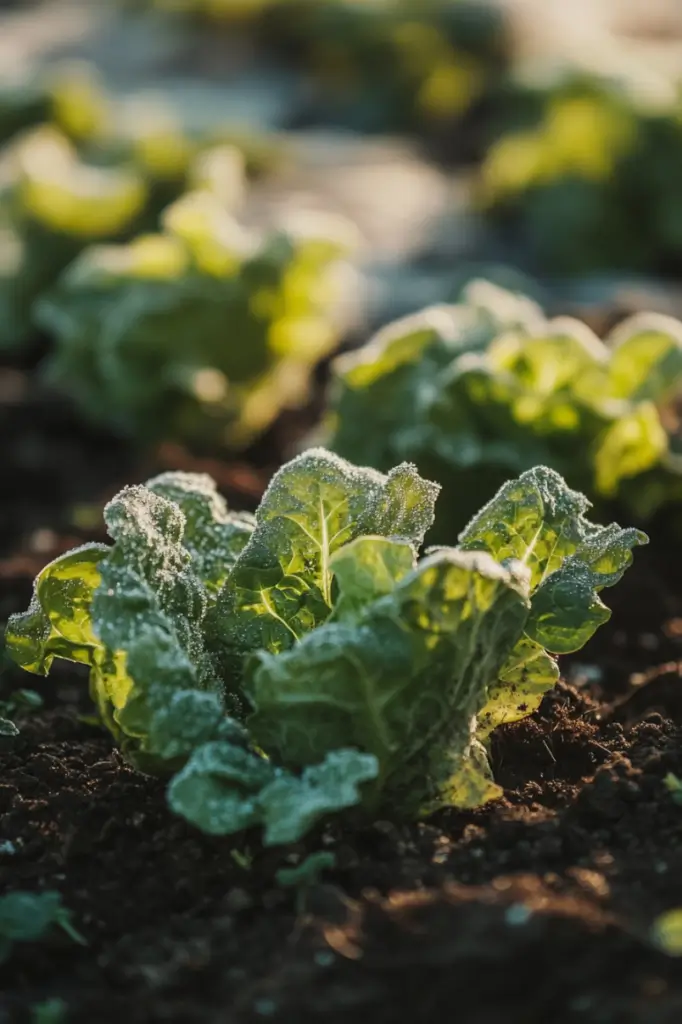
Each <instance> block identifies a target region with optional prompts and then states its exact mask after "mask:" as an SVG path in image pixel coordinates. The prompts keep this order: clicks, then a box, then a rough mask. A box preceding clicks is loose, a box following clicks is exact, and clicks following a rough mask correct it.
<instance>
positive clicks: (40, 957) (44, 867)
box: [0, 548, 682, 1024]
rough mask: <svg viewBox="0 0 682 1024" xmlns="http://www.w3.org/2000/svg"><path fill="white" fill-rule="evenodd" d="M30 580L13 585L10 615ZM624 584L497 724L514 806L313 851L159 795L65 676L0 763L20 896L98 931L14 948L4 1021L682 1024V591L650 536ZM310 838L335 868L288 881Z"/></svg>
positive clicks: (4, 833) (4, 988)
mask: <svg viewBox="0 0 682 1024" xmlns="http://www.w3.org/2000/svg"><path fill="white" fill-rule="evenodd" d="M28 583H29V579H28V575H26V574H25V575H24V576H21V574H20V573H19V574H18V575H17V576H15V577H12V578H10V579H7V580H5V593H4V603H5V605H6V606H7V605H8V604H11V603H15V605H16V606H17V607H21V606H23V605H25V600H26V597H27V593H28V589H29V587H28ZM610 596H611V597H612V598H613V600H612V602H611V604H612V606H613V607H614V616H613V619H612V621H611V623H610V624H609V625H608V626H607V627H605V628H604V629H603V630H602V631H601V633H600V634H599V635H598V637H597V638H595V640H594V641H593V642H592V643H591V644H590V646H589V647H588V648H587V649H586V650H584V651H583V652H581V655H580V661H579V662H576V663H569V662H565V663H564V669H565V674H566V676H567V678H568V679H570V680H571V682H570V683H569V682H562V683H561V684H560V685H559V686H558V687H557V689H556V690H555V691H554V692H553V693H551V694H550V695H549V696H548V697H547V698H546V699H545V701H544V702H543V704H542V706H541V708H540V710H539V711H538V712H537V713H536V714H535V715H533V716H532V717H531V718H529V719H527V720H525V721H524V722H520V723H517V724H516V725H512V726H508V727H504V728H503V729H501V730H499V735H497V736H496V738H495V743H494V748H493V759H494V764H495V770H496V775H497V778H498V780H499V781H500V783H502V785H503V786H504V787H505V791H506V795H505V799H504V800H500V801H497V802H495V803H492V804H489V805H488V806H486V807H484V808H481V809H479V810H477V811H471V812H465V813H462V812H447V813H441V814H439V815H437V816H435V817H434V818H433V819H431V820H430V821H428V822H426V823H421V824H418V825H403V824H396V823H392V822H388V821H377V822H372V823H368V824H366V825H364V826H360V827H357V828H355V829H353V830H346V831H344V830H343V829H340V828H339V826H338V825H335V826H333V827H332V828H329V829H327V830H325V831H323V832H321V833H318V834H317V835H316V836H313V837H311V838H310V839H309V840H308V842H307V844H306V848H305V850H304V848H303V847H300V848H296V849H295V850H294V851H293V853H292V851H284V852H282V851H269V852H263V851H262V849H261V848H260V847H259V844H258V840H257V837H256V836H248V835H247V836H245V837H243V838H242V839H241V840H240V842H239V844H238V847H237V850H236V853H235V851H234V849H233V848H232V847H231V845H230V843H229V841H226V840H222V839H215V838H206V837H204V836H202V835H201V834H199V833H198V832H197V831H195V830H194V829H192V828H190V827H189V826H186V825H185V824H183V823H182V822H181V821H179V820H177V819H175V818H173V817H172V815H171V814H170V813H169V811H168V810H167V808H166V806H165V802H164V787H163V785H162V784H161V783H159V782H157V781H152V780H149V779H147V778H144V777H142V776H140V775H138V774H136V773H135V772H134V771H132V770H131V769H130V768H129V767H127V766H126V765H125V764H123V763H122V761H121V759H120V757H119V755H118V753H117V751H116V750H115V749H114V748H113V747H112V744H111V742H110V740H109V738H108V737H107V736H106V735H105V734H103V733H102V732H101V731H100V730H99V729H98V728H96V727H94V726H93V725H91V724H88V723H87V722H86V721H83V720H82V715H81V716H80V717H79V713H80V712H82V711H83V710H87V703H86V702H84V700H83V681H82V680H81V679H80V678H76V677H74V676H73V674H72V673H70V672H68V671H60V672H59V673H57V675H56V677H55V678H54V680H52V681H48V682H47V683H46V684H42V690H43V692H44V693H45V694H46V698H47V699H46V708H45V710H44V711H42V712H41V713H40V714H39V715H37V716H35V717H33V718H29V719H26V721H25V722H24V723H23V727H22V732H21V736H20V737H19V739H18V740H17V741H15V742H14V743H13V744H12V745H11V746H10V747H9V748H5V750H4V752H3V753H2V754H1V755H0V760H1V767H0V842H2V841H5V840H8V841H9V842H10V843H11V844H13V849H14V852H13V853H4V854H0V885H1V886H2V889H12V888H19V887H21V888H28V889H32V890H39V889H44V888H49V889H57V890H59V892H61V893H62V895H63V898H64V902H65V904H66V905H67V906H68V907H69V908H70V909H71V910H72V912H73V915H74V921H75V923H76V924H77V926H78V928H79V929H80V930H81V932H82V933H83V934H84V936H85V937H86V938H87V942H88V945H87V946H86V947H81V946H78V945H75V944H74V943H72V942H71V941H70V940H69V939H68V938H67V937H66V936H65V935H62V934H60V933H55V934H53V935H51V936H50V937H49V938H48V939H46V940H44V941H42V942H40V943H36V944H30V945H29V944H26V945H22V946H17V947H16V952H15V954H14V955H13V956H12V958H11V959H10V960H9V961H8V962H7V963H6V964H5V966H4V967H3V968H0V992H1V993H2V995H0V1020H3V1021H5V1020H6V1021H15V1020H16V1021H24V1020H26V1021H28V1020H31V1008H32V1007H35V1005H36V1004H38V1003H40V1002H41V1001H43V1000H45V999H47V998H49V997H60V998H61V999H63V1000H64V1002H65V1004H66V1006H67V1017H66V1019H67V1020H68V1021H69V1022H72V1021H73V1022H83V1024H85V1022H88V1024H90V1022H92V1021H98V1022H103V1024H106V1022H109V1021H110V1022H112V1024H113V1022H120V1021H121V1020H125V1021H126V1022H128V1024H138V1022H139V1024H143V1022H145V1024H146V1022H169V1024H181V1022H182V1024H186V1022H190V1024H192V1022H195V1021H196V1022H201V1024H208V1022H214V1021H215V1022H219V1021H237V1022H242V1021H243V1022H252V1021H253V1022H255V1021H262V1020H272V1021H276V1022H282V1024H284V1022H286V1024H289V1022H294V1021H296V1022H297V1024H305V1022H307V1021H311V1022H312V1021H325V1022H327V1021H328V1022H342V1021H351V1020H352V1021H353V1022H354V1024H364V1022H365V1021H366V1022H370V1021H371V1022H372V1024H376V1022H380V1024H383V1022H385V1024H389V1022H390V1024H394V1022H403V1021H404V1022H410V1024H412V1022H414V1024H417V1022H419V1024H422V1022H430V1021H433V1022H436V1021H439V1022H440V1021H443V1020H453V1019H456V1020H457V1022H458V1024H497V1022H502V1021H504V1022H505V1024H550V1022H551V1024H678V1022H679V1021H680V1020H682V980H681V976H680V969H679V961H678V960H676V959H674V958H671V957H668V956H666V955H664V954H663V953H662V952H660V951H658V950H657V949H656V948H655V946H654V944H653V943H652V941H651V938H650V935H651V925H652V922H653V921H654V919H655V917H656V916H657V915H658V914H660V913H661V912H663V911H664V910H667V909H670V908H672V907H676V906H678V905H679V906H682V808H681V807H680V806H678V805H676V804H675V803H674V802H673V801H672V799H671V797H670V794H669V793H668V791H667V789H666V787H665V785H664V782H663V780H664V777H665V776H666V774H667V773H668V772H674V773H676V774H678V775H680V776H682V680H681V678H680V676H681V673H682V667H681V666H682V595H681V594H680V590H679V584H677V587H676V584H675V567H674V565H672V564H671V562H670V559H669V558H667V557H666V553H665V551H663V550H659V551H656V550H654V549H651V548H648V549H643V550H641V551H639V552H637V557H636V565H635V568H634V569H632V570H631V571H630V573H629V574H628V575H627V576H626V578H625V580H624V581H623V582H622V584H621V586H620V588H619V589H618V590H616V591H614V592H613V594H612V595H610ZM595 667H596V668H598V669H599V671H600V673H601V675H600V677H599V678H596V674H595ZM26 678H27V677H20V676H18V675H16V674H14V673H13V671H12V670H9V673H8V674H7V680H8V683H9V684H10V685H11V684H14V683H18V682H19V681H20V679H21V682H23V683H24V684H25V683H26ZM0 849H6V847H0ZM315 849H329V850H333V851H334V852H335V853H336V856H337V867H336V868H335V869H334V870H333V871H331V872H328V873H327V875H326V876H325V877H324V880H323V881H322V882H321V883H319V884H318V885H316V886H314V887H313V888H311V889H309V890H307V891H306V892H304V893H303V892H301V893H298V894H297V893H295V892H293V891H292V890H286V889H282V888H280V887H278V886H277V884H276V881H275V877H274V876H275V871H276V870H277V868H278V867H281V866H283V865H286V863H287V858H288V859H289V860H291V859H292V858H293V857H295V856H297V855H298V856H301V855H302V854H303V853H304V852H306V850H307V851H311V850H315Z"/></svg>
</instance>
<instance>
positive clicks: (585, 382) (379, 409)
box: [326, 283, 682, 541]
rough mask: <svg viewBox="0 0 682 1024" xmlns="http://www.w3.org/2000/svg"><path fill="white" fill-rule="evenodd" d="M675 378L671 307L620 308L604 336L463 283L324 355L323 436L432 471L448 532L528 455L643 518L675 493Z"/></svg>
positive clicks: (370, 458) (681, 455)
mask: <svg viewBox="0 0 682 1024" xmlns="http://www.w3.org/2000/svg"><path fill="white" fill-rule="evenodd" d="M519 303H520V305H519ZM681 384H682V324H680V323H679V322H677V321H676V320H673V319H671V318H670V317H664V316H658V315H654V314H643V315H637V316H634V317H631V318H630V319H628V320H626V321H624V322H623V323H622V324H621V325H620V326H619V327H618V328H617V329H616V330H615V331H614V333H613V334H612V335H611V336H610V337H609V338H607V339H606V341H605V342H602V341H600V340H599V338H597V337H596V335H594V334H593V333H592V332H591V331H590V330H589V328H588V327H587V326H586V325H585V324H583V323H581V322H579V321H577V320H572V319H568V318H559V319H556V320H546V319H545V318H544V317H543V316H542V313H541V311H540V309H539V308H538V307H536V306H533V304H532V303H529V302H528V301H527V300H526V301H525V302H523V300H520V299H518V298H515V297H514V296H512V295H509V294H506V293H504V292H501V291H500V290H499V289H496V288H493V287H491V286H490V285H487V284H481V283H475V284H474V285H473V286H471V287H470V288H469V290H468V292H466V293H465V297H464V301H463V303H462V305H460V306H450V307H446V306H443V307H436V308H433V309H427V310H424V311H423V312H422V313H420V314H418V315H416V316H413V317H409V318H407V319H404V320H400V321H398V322H397V323H394V324H391V325H390V326H389V327H387V328H385V329H384V330H383V331H381V332H380V333H379V334H378V335H377V336H376V337H375V338H374V339H373V340H372V341H370V342H369V343H368V344H367V345H366V346H365V347H364V348H361V349H359V350H357V351H355V352H352V353H349V354H348V355H345V356H343V357H341V358H340V359H338V360H337V361H336V364H335V383H334V388H333V394H332V397H331V412H330V414H329V416H328V419H327V425H326V429H327V437H328V438H329V441H328V443H329V446H330V447H331V448H332V449H333V450H334V451H336V452H338V453H339V454H340V455H343V456H344V457H346V458H350V459H353V460H356V461H358V462H363V463H366V464H368V465H372V466H374V467H376V468H377V469H385V468H387V467H388V466H390V465H393V464H394V463H395V462H396V461H398V460H400V459H409V460H411V461H414V462H415V463H416V464H417V466H418V467H419V469H420V470H421V471H422V472H424V473H426V474H427V475H429V476H432V477H433V478H434V479H436V480H438V481H439V482H440V483H441V484H442V485H443V488H444V493H443V497H442V500H441V503H440V508H439V516H438V522H437V536H438V537H442V538H444V539H446V540H450V541H451V540H452V539H453V538H454V537H455V536H456V534H457V531H458V530H459V529H461V527H462V526H463V525H464V523H465V522H466V519H467V517H468V516H470V515H472V514H473V513H474V511H475V509H476V507H477V506H479V505H480V504H481V502H482V501H485V500H487V498H489V497H490V495H491V494H493V493H494V491H495V490H496V488H497V487H499V486H500V485H501V484H502V483H503V482H504V481H505V480H506V479H508V478H509V477H510V476H513V475H516V474H517V473H519V472H522V471H523V470H524V469H528V468H530V467H531V466H534V465H537V464H545V465H549V466H551V467H553V468H554V469H556V470H557V471H558V472H559V473H561V474H562V476H564V477H565V478H566V479H567V480H568V482H569V484H570V485H571V486H573V487H576V488H578V489H580V490H581V491H583V492H585V493H586V494H587V495H588V496H589V497H590V498H591V499H593V500H595V501H597V502H602V503H603V502H604V501H610V500H613V499H618V500H619V501H620V502H621V503H622V504H623V505H624V507H626V508H627V510H628V514H629V515H632V516H635V517H637V518H641V519H647V518H648V517H650V516H651V515H652V514H653V513H654V512H655V511H656V510H657V509H659V508H660V507H661V506H662V505H664V504H666V503H667V502H671V501H674V500H678V499H679V498H681V497H682V446H680V443H679V437H678V436H677V429H678V428H677V426H676V423H677V419H676V416H675V412H674V402H673V399H674V397H675V393H676V391H677V390H678V389H679V387H680V385H681Z"/></svg>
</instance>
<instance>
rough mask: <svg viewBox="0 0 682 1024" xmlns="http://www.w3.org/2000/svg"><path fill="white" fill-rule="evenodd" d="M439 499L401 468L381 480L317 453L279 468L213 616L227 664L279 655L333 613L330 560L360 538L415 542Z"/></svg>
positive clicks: (372, 473) (408, 469) (426, 484)
mask: <svg viewBox="0 0 682 1024" xmlns="http://www.w3.org/2000/svg"><path fill="white" fill-rule="evenodd" d="M437 493H438V487H437V485H436V484H432V483H429V482H428V481H426V480H423V479H422V478H421V477H420V476H419V475H418V474H417V472H416V470H415V469H414V467H413V466H409V465H403V466H398V467H397V468H396V469H394V470H392V471H391V473H389V474H388V476H383V475H382V474H380V473H377V472H376V471H374V470H371V469H360V468H357V467H355V466H352V465H351V464H350V463H348V462H346V461H345V460H344V459H340V458H339V457H338V456H336V455H332V454H331V453H329V452H326V451H324V450H323V449H313V450H311V451H308V452H305V453H304V454H303V455H300V456H298V457H297V458H295V459H293V460H292V461H291V462H289V463H287V464H286V465H285V466H284V467H283V468H282V469H281V470H279V472H278V473H276V474H275V476H274V477H273V478H272V481H271V483H270V486H269V487H268V489H267V491H266V493H265V495H264V496H263V500H262V501H261V504H260V506H259V507H258V510H257V512H256V526H255V529H254V531H253V534H252V535H251V538H250V539H249V542H248V543H247V545H246V547H245V548H244V549H243V551H242V552H241V553H240V554H239V556H238V557H237V560H236V563H235V566H234V569H233V571H232V573H231V574H230V577H229V579H228V581H227V583H226V585H225V587H224V588H223V591H222V593H221V595H220V598H219V600H218V605H217V608H216V609H215V612H214V614H213V615H212V620H211V622H212V628H213V629H214V630H215V634H216V640H217V642H219V643H220V644H221V646H222V647H223V649H224V651H225V656H226V657H227V658H229V659H231V660H234V659H235V658H240V657H241V656H242V655H244V654H246V653H248V652H250V651H254V650H259V649H263V650H269V651H273V652H276V651H280V650H286V649H287V648H289V647H291V646H292V644H294V643H295V642H296V641H298V640H299V639H300V638H301V637H303V636H304V635H305V634H307V633H308V632H310V630H312V629H314V628H315V627H316V626H319V625H320V624H321V623H322V622H324V621H325V620H326V619H327V617H328V616H329V614H330V611H331V606H332V580H333V569H332V557H333V555H334V553H335V552H337V551H339V550H340V549H341V548H342V547H343V546H344V545H346V544H348V543H349V542H350V541H352V540H353V539H355V538H356V537H359V536H362V535H365V534H379V535H381V536H384V537H388V536H392V535H398V536H401V537H404V538H406V539H407V540H408V541H410V542H412V543H413V544H415V545H418V544H420V543H421V541H422V539H423V537H424V533H425V531H426V530H427V529H428V527H429V525H430V523H431V521H432V519H433V506H434V502H435V499H436V496H437Z"/></svg>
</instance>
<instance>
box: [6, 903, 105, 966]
mask: <svg viewBox="0 0 682 1024" xmlns="http://www.w3.org/2000/svg"><path fill="white" fill-rule="evenodd" d="M55 926H56V927H58V928H61V929H62V931H64V932H66V934H67V935H68V936H69V938H70V939H72V940H73V941H74V942H76V943H78V945H80V946H85V945H87V942H86V940H85V939H84V938H83V936H82V935H81V934H80V932H79V931H77V929H76V928H75V926H74V925H73V923H72V920H71V911H70V910H68V909H67V908H66V907H65V906H64V905H63V903H62V898H61V896H60V894H59V893H58V892H50V891H48V892H40V893H34V892H22V891H19V890H17V891H16V892H10V893H7V895H6V896H2V897H0V963H4V962H5V961H6V960H7V959H9V957H10V955H11V953H12V949H13V947H14V944H15V943H16V942H36V941H38V940H39V939H42V938H44V937H45V936H46V935H47V933H48V932H49V931H50V929H51V928H53V927H55Z"/></svg>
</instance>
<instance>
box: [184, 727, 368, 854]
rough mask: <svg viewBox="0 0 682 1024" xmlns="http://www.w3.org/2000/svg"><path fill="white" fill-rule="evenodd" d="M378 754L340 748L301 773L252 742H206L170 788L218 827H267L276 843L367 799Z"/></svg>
mask: <svg viewBox="0 0 682 1024" xmlns="http://www.w3.org/2000/svg"><path fill="white" fill-rule="evenodd" d="M377 771H378V766H377V761H376V758H374V757H373V756H372V755H370V754H362V753H360V752H359V751H357V750H333V751H331V752H330V753H329V754H327V756H326V757H325V758H324V760H323V761H322V762H321V763H320V764H317V765H313V766H311V767H309V768H306V769H305V771H304V772H303V773H302V774H301V775H294V774H292V773H291V772H288V771H286V770H284V769H282V768H276V767H274V766H273V765H272V764H271V763H270V762H269V761H267V760H266V759H264V758H263V757H262V756H260V755H259V754H257V753H256V752H254V751H252V750H249V749H247V748H246V747H244V746H237V745H235V744H234V743H230V742H225V741H220V742H214V743H209V744H206V745H205V746H202V747H199V748H198V749H197V750H196V751H195V752H194V754H193V755H192V757H191V758H190V760H189V761H188V762H187V764H186V765H185V767H184V768H183V769H182V771H181V772H179V774H178V775H176V776H175V778H174V779H173V781H172V782H171V784H170V786H169V790H168V794H169V802H170V806H171V808H172V809H173V810H174V811H175V813H176V814H180V815H182V816H183V817H185V818H187V819H188V820H189V821H191V822H193V823H194V824H195V825H198V826H199V828H201V829H202V831H204V832H208V833H209V834H211V835H232V834H233V833H235V832H240V831H241V830H242V829H245V828H251V827H252V826H254V825H262V826H263V828H264V830H265V831H264V842H265V844H266V845H268V846H274V845H278V844H284V843H293V842H296V841H297V840H298V839H301V838H302V837H303V836H304V835H305V834H306V833H307V832H308V831H309V830H310V828H311V827H312V826H313V825H314V824H315V823H316V822H317V821H318V820H319V819H320V818H322V817H324V816H325V815H327V814H332V813H334V812H335V811H339V810H343V809H345V808H347V807H352V806H353V805H355V804H357V803H359V801H360V799H361V796H360V790H359V787H360V785H361V784H362V783H364V782H368V781H369V780H372V779H374V778H375V777H376V775H377Z"/></svg>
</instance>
